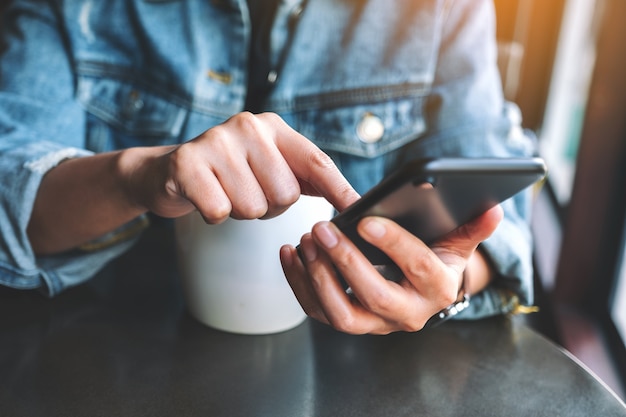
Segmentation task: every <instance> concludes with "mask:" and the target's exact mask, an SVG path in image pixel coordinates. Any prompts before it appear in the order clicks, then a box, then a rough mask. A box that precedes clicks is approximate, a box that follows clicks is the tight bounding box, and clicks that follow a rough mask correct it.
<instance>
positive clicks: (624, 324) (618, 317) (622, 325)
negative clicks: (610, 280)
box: [611, 227, 626, 344]
mask: <svg viewBox="0 0 626 417" xmlns="http://www.w3.org/2000/svg"><path fill="white" fill-rule="evenodd" d="M622 236H623V239H622V250H621V251H620V256H619V261H618V267H617V273H616V277H615V280H616V285H615V290H614V292H613V296H612V299H611V318H612V320H613V323H615V328H616V329H617V332H618V334H619V336H620V338H621V340H622V342H623V343H624V344H626V227H625V228H624V233H623V234H622Z"/></svg>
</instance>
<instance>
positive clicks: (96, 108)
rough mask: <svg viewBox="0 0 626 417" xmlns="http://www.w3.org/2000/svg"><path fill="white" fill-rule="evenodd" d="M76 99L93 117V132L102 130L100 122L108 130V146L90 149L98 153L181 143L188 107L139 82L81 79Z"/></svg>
mask: <svg viewBox="0 0 626 417" xmlns="http://www.w3.org/2000/svg"><path fill="white" fill-rule="evenodd" d="M77 98H78V100H79V102H80V103H81V104H82V106H83V107H84V108H85V110H86V111H87V112H88V113H89V114H90V115H92V116H94V117H89V118H88V119H89V120H90V121H91V124H92V126H91V127H92V128H93V129H92V130H94V131H96V130H97V131H100V132H102V131H103V129H102V126H101V125H100V123H98V121H100V122H102V123H104V124H105V125H106V127H108V129H105V130H107V132H106V136H108V138H107V140H106V142H108V143H107V144H104V143H100V144H96V145H94V146H90V147H95V148H96V149H93V150H95V151H104V150H109V149H116V148H121V147H129V146H149V145H161V144H168V143H172V142H174V141H176V140H178V137H179V136H180V134H181V131H182V129H183V126H184V123H185V120H186V118H187V114H188V110H187V109H186V108H185V107H183V106H181V105H178V104H176V103H175V102H174V101H173V100H168V99H167V98H166V97H164V96H162V95H159V94H157V93H154V92H152V91H150V90H149V89H148V88H146V87H145V86H143V85H141V84H139V83H133V82H132V81H126V80H124V81H122V80H119V79H116V78H106V77H93V76H85V75H81V76H79V77H78V85H77ZM96 127H98V129H96ZM90 133H94V134H95V132H88V135H89V134H90ZM88 141H89V138H88ZM91 142H92V143H93V142H103V140H101V139H100V140H92V141H91Z"/></svg>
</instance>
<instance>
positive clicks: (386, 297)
mask: <svg viewBox="0 0 626 417" xmlns="http://www.w3.org/2000/svg"><path fill="white" fill-rule="evenodd" d="M361 303H362V304H363V306H364V307H365V308H366V309H367V310H369V311H372V312H375V313H377V314H380V315H382V316H389V315H390V314H391V313H393V312H395V310H396V309H397V307H396V305H397V304H396V303H395V300H394V299H393V297H392V296H391V294H390V292H389V291H384V290H379V291H375V292H373V293H371V294H368V295H367V296H366V297H363V299H362V300H361Z"/></svg>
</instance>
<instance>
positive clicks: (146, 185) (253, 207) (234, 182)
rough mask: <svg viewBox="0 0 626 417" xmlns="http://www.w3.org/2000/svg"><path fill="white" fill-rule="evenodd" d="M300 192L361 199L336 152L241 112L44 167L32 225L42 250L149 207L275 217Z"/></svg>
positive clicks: (89, 235) (344, 201)
mask: <svg viewBox="0 0 626 417" xmlns="http://www.w3.org/2000/svg"><path fill="white" fill-rule="evenodd" d="M300 194H309V195H316V196H322V197H324V198H326V199H327V200H328V201H329V202H330V203H331V204H333V205H334V206H335V208H337V209H338V210H343V209H344V208H345V207H347V206H348V205H350V204H351V203H352V202H353V201H354V200H356V199H357V198H358V194H357V193H356V191H354V189H352V187H351V186H350V184H349V183H348V182H347V181H346V179H345V178H344V177H343V175H342V174H341V173H340V172H339V170H338V169H337V167H336V166H335V164H334V163H333V162H332V160H331V159H330V157H328V155H326V154H325V153H324V152H322V151H321V150H320V149H319V148H317V147H316V146H315V145H314V144H313V143H311V142H310V141H309V140H308V139H307V138H305V137H304V136H302V135H300V134H299V133H297V132H296V131H294V130H293V129H291V128H290V127H289V126H288V125H287V124H286V123H285V122H284V121H283V120H282V119H281V118H280V117H278V116H277V115H275V114H271V113H264V114H259V115H253V114H251V113H241V114H238V115H236V116H233V117H231V118H230V119H229V120H227V121H226V122H224V123H223V124H221V125H218V126H216V127H213V128H211V129H209V130H207V131H206V132H204V133H203V134H201V135H200V136H198V137H197V138H195V139H193V140H191V141H189V142H186V143H184V144H182V145H175V146H157V147H137V148H129V149H125V150H122V151H116V152H108V153H101V154H97V155H93V156H88V157H84V158H74V159H68V160H66V161H64V162H62V163H61V164H59V165H58V166H57V167H55V168H53V169H52V170H50V171H49V172H47V173H46V175H45V177H44V178H43V180H42V182H41V186H40V187H39V190H38V193H37V198H36V200H35V206H34V208H33V212H32V215H31V218H30V222H29V226H28V236H29V239H30V242H31V245H32V247H33V250H34V251H35V253H37V254H53V253H58V252H61V251H64V250H68V249H71V248H73V247H76V246H77V245H80V244H82V243H85V242H88V241H90V240H92V239H95V238H97V237H99V236H102V235H103V234H105V233H107V232H110V231H112V230H115V229H116V228H117V227H119V226H121V225H123V224H125V223H127V222H129V221H131V220H132V219H134V218H136V217H137V216H139V215H141V214H143V213H145V212H147V211H151V212H154V213H155V214H157V215H159V216H162V217H171V218H174V217H179V216H182V215H185V214H187V213H189V212H191V211H193V210H194V209H197V210H198V211H199V212H200V213H201V214H202V216H203V217H204V219H205V220H206V221H207V222H208V223H220V222H222V221H224V220H225V219H226V218H227V217H229V216H230V217H234V218H237V219H255V218H269V217H274V216H276V215H278V214H280V213H282V212H283V211H284V210H286V209H287V208H288V207H289V206H290V205H291V204H293V203H294V202H295V201H296V200H297V199H298V197H299V196H300Z"/></svg>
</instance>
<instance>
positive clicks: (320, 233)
mask: <svg viewBox="0 0 626 417" xmlns="http://www.w3.org/2000/svg"><path fill="white" fill-rule="evenodd" d="M315 236H316V237H317V239H318V240H319V241H320V243H321V244H322V245H324V246H325V247H326V248H327V249H332V248H334V247H335V246H337V243H339V239H337V235H336V234H335V231H334V230H333V228H332V226H331V225H330V223H329V222H323V223H320V224H319V226H318V227H316V228H315Z"/></svg>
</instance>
